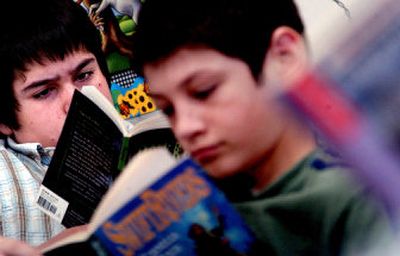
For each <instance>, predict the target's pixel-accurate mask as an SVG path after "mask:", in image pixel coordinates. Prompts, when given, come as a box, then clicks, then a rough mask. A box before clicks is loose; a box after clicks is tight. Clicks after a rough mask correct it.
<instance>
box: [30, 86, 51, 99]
mask: <svg viewBox="0 0 400 256" xmlns="http://www.w3.org/2000/svg"><path fill="white" fill-rule="evenodd" d="M53 90H54V89H52V88H46V89H43V90H41V91H39V92H38V93H35V94H34V95H33V98H35V99H43V98H46V97H47V96H49V94H50V93H51V91H53Z"/></svg>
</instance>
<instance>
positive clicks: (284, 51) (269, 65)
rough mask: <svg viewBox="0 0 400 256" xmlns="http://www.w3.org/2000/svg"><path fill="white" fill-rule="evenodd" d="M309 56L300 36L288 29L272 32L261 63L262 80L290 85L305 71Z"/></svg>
mask: <svg viewBox="0 0 400 256" xmlns="http://www.w3.org/2000/svg"><path fill="white" fill-rule="evenodd" d="M308 64H309V56H308V52H307V49H306V45H305V42H304V38H303V36H302V35H301V34H299V33H298V32H297V31H295V30H294V29H292V28H290V27H286V26H281V27H278V28H277V29H275V30H274V32H273V33H272V36H271V41H270V46H269V49H268V51H267V53H266V56H265V58H264V63H263V76H264V77H263V80H265V82H267V81H268V80H272V81H274V82H279V83H280V84H281V83H282V82H283V83H284V84H290V83H292V82H293V81H295V80H296V79H298V78H299V77H300V76H301V75H302V74H303V73H304V72H305V71H306V69H307V67H308Z"/></svg>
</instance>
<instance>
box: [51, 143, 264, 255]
mask: <svg viewBox="0 0 400 256" xmlns="http://www.w3.org/2000/svg"><path fill="white" fill-rule="evenodd" d="M255 246H256V242H255V239H254V237H253V234H252V233H251V231H250V230H249V229H248V228H247V226H246V224H245V223H244V222H243V221H242V219H241V217H240V216H239V215H238V213H237V212H236V211H235V209H234V208H233V207H232V206H231V205H230V203H229V202H228V201H227V200H226V198H225V196H224V194H223V193H222V192H220V191H219V190H218V188H217V187H215V186H214V184H213V182H212V181H211V180H210V179H209V178H208V176H207V175H206V174H205V172H204V171H203V170H202V169H201V168H200V166H199V165H197V164H196V163H195V162H194V161H192V159H190V158H184V159H182V160H179V161H178V162H177V161H176V159H174V158H172V157H171V155H170V154H169V153H167V152H166V150H165V148H156V149H149V150H146V151H143V152H140V153H138V154H137V155H136V156H135V157H134V158H133V160H131V162H130V163H129V164H128V165H127V167H126V168H125V169H124V171H123V172H122V173H121V175H120V176H119V177H118V178H117V180H116V182H115V183H114V184H113V186H112V187H111V189H110V191H109V192H108V193H107V194H106V196H105V197H104V199H103V200H102V202H101V203H100V205H99V207H98V209H97V210H96V212H95V214H94V215H93V218H92V220H91V221H90V223H89V228H88V229H87V230H85V231H82V232H78V233H76V234H75V235H73V236H70V237H66V238H65V239H61V240H59V241H58V242H56V243H54V244H52V245H51V246H48V247H47V248H45V249H43V252H44V253H45V255H48V256H51V255H69V254H71V253H74V252H75V253H76V252H81V253H82V252H84V253H85V255H149V256H150V255H185V256H186V255H256V253H260V252H259V251H257V250H256V249H255V248H256V247H255Z"/></svg>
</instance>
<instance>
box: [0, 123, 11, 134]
mask: <svg viewBox="0 0 400 256" xmlns="http://www.w3.org/2000/svg"><path fill="white" fill-rule="evenodd" d="M0 133H1V134H3V135H6V136H9V135H11V134H12V133H13V130H12V129H11V128H10V127H8V126H7V125H5V124H0Z"/></svg>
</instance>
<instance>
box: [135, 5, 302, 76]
mask: <svg viewBox="0 0 400 256" xmlns="http://www.w3.org/2000/svg"><path fill="white" fill-rule="evenodd" d="M279 26H288V27H291V28H293V29H294V30H296V31H297V32H298V33H300V34H303V30H304V27H303V22H302V20H301V17H300V15H299V12H298V10H297V6H296V5H295V3H294V2H293V0H146V1H145V2H144V4H143V6H142V8H141V11H140V14H139V19H138V26H137V31H136V32H135V34H134V51H135V53H134V59H133V65H134V67H135V69H136V71H137V72H138V73H140V74H143V66H144V65H145V64H146V63H152V62H156V61H158V60H161V59H162V58H165V57H167V56H168V55H170V54H172V53H173V52H174V51H176V50H177V49H178V48H181V47H185V46H188V47H190V46H193V47H196V46H200V47H201V46H205V47H210V48H213V49H215V50H217V51H219V52H221V53H223V54H226V55H228V56H231V57H234V58H239V59H241V60H243V61H244V62H246V63H247V64H248V65H249V68H250V69H251V72H252V74H253V76H254V77H255V78H258V76H259V73H260V71H261V68H262V64H263V60H264V57H265V54H266V52H267V50H268V48H269V42H270V39H271V35H272V33H273V31H274V30H275V29H276V28H277V27H279Z"/></svg>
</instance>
